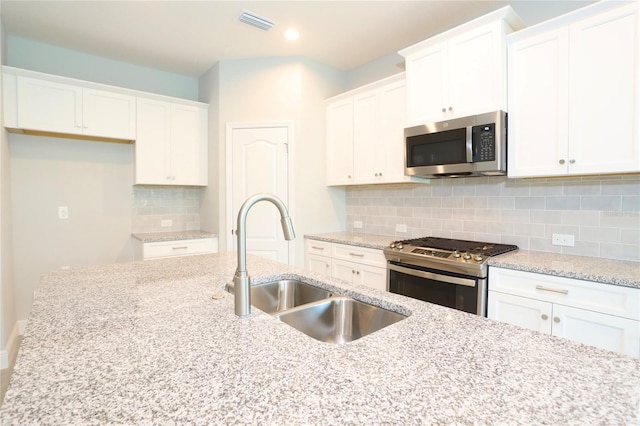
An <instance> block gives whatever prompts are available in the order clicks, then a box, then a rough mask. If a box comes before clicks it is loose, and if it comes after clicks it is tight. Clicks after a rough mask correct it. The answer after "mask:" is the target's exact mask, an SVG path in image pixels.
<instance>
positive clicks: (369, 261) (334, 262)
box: [305, 239, 387, 290]
mask: <svg viewBox="0 0 640 426" xmlns="http://www.w3.org/2000/svg"><path fill="white" fill-rule="evenodd" d="M305 267H306V268H307V269H309V270H310V271H313V272H317V273H319V274H323V275H326V276H330V277H333V278H339V279H341V280H344V281H348V282H351V283H354V284H362V285H365V286H367V287H371V288H375V289H378V290H386V289H387V264H386V260H385V258H384V254H383V253H382V250H378V249H371V248H367V247H360V246H352V245H349V244H339V243H330V242H326V241H317V240H310V239H306V240H305Z"/></svg>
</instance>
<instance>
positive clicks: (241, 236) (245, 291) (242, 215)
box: [233, 194, 295, 317]
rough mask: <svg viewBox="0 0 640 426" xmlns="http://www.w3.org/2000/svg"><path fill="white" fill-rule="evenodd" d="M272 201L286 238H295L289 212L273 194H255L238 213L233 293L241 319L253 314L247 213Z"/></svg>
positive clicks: (236, 310) (237, 312)
mask: <svg viewBox="0 0 640 426" xmlns="http://www.w3.org/2000/svg"><path fill="white" fill-rule="evenodd" d="M262 200H265V201H270V202H271V203H273V204H274V205H275V206H276V207H277V208H278V210H279V211H280V217H281V219H280V222H281V223H282V231H283V232H284V238H285V239H286V240H287V241H291V240H293V239H294V238H295V233H294V232H293V225H292V224H291V218H290V217H289V212H288V211H287V208H286V207H285V205H284V203H283V202H282V200H280V199H279V198H278V197H276V196H275V195H271V194H254V195H252V196H251V197H249V198H247V200H246V201H245V202H244V204H242V207H240V211H239V212H238V231H237V232H236V234H237V235H238V269H236V273H235V275H234V276H233V293H234V304H235V312H236V315H238V316H239V317H244V316H247V315H249V314H250V313H251V288H250V287H249V274H248V273H247V235H246V227H247V213H249V209H250V208H251V206H253V205H254V204H255V203H257V202H258V201H262Z"/></svg>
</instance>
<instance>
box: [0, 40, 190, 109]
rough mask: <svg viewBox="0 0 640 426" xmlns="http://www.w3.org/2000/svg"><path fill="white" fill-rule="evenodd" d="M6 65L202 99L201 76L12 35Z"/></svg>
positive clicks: (168, 94)
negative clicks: (183, 73) (199, 85)
mask: <svg viewBox="0 0 640 426" xmlns="http://www.w3.org/2000/svg"><path fill="white" fill-rule="evenodd" d="M3 64H5V65H10V66H12V67H16V68H24V69H28V70H32V71H39V72H44V73H47V74H54V75H61V76H64V77H70V78H77V79H79V80H87V81H93V82H96V83H102V84H108V85H111V86H118V87H125V88H127V89H134V90H141V91H143V92H151V93H158V94H161V95H166V96H174V97H176V98H184V99H190V100H194V101H196V100H198V79H197V78H195V77H189V76H183V75H180V74H173V73H169V72H165V71H160V70H156V69H153V68H146V67H141V66H138V65H132V64H128V63H126V62H120V61H114V60H112V59H107V58H103V57H100V56H95V55H89V54H87V53H82V52H77V51H74V50H69V49H63V48H60V47H57V46H52V45H48V44H43V43H39V42H35V41H32V40H29V39H25V38H21V37H15V36H9V37H8V38H7V57H6V62H3Z"/></svg>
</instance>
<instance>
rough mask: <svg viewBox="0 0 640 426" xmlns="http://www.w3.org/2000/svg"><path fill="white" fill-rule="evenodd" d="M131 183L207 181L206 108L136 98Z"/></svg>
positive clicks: (180, 183)
mask: <svg viewBox="0 0 640 426" xmlns="http://www.w3.org/2000/svg"><path fill="white" fill-rule="evenodd" d="M137 117H138V118H137V121H138V123H137V129H138V131H137V139H136V143H135V184H137V185H196V186H206V185H207V121H206V120H207V108H206V105H200V106H196V105H184V104H180V103H172V102H165V101H159V100H155V99H145V98H138V113H137Z"/></svg>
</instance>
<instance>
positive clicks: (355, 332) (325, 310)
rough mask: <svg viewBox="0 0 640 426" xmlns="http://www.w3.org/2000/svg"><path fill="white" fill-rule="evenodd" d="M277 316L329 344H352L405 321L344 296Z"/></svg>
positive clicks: (398, 316) (397, 314)
mask: <svg viewBox="0 0 640 426" xmlns="http://www.w3.org/2000/svg"><path fill="white" fill-rule="evenodd" d="M252 296H253V295H252ZM274 316H275V317H276V318H278V319H279V320H280V321H282V322H285V323H287V324H289V325H290V326H292V327H294V328H296V329H298V330H300V331H301V332H303V333H304V334H306V335H308V336H310V337H313V338H314V339H316V340H320V341H321V342H327V343H345V342H352V341H354V340H357V339H359V338H361V337H363V336H366V335H368V334H371V333H373V332H375V331H378V330H380V329H382V328H384V327H387V326H389V325H391V324H394V323H396V322H398V321H400V320H403V319H404V318H406V316H405V315H402V314H399V313H397V312H393V311H389V310H387V309H383V308H379V307H377V306H373V305H369V304H367V303H363V302H359V301H357V300H354V299H351V298H348V297H343V296H334V297H332V298H330V299H326V300H321V301H318V302H313V303H310V304H307V305H304V306H299V307H297V308H293V309H290V310H287V311H285V312H281V313H278V314H275V315H274Z"/></svg>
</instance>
